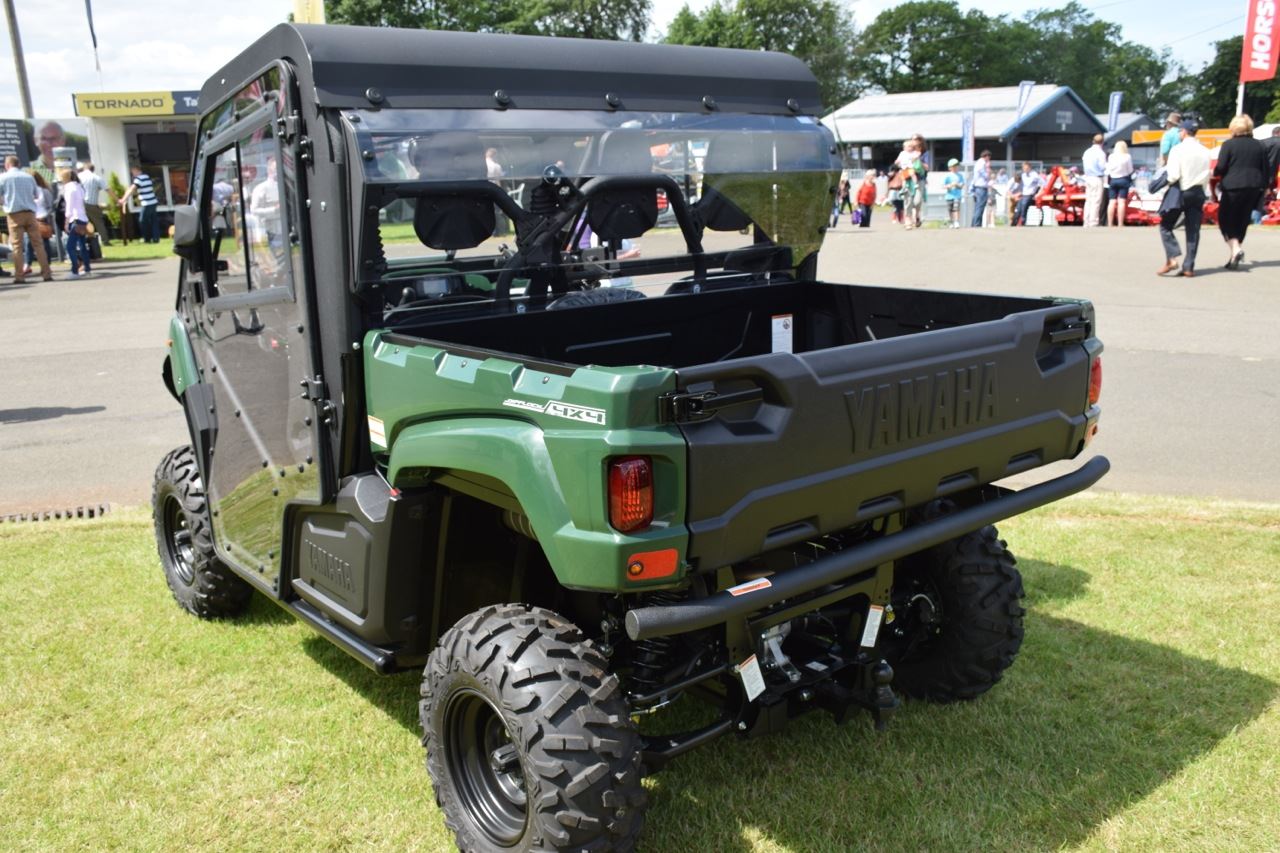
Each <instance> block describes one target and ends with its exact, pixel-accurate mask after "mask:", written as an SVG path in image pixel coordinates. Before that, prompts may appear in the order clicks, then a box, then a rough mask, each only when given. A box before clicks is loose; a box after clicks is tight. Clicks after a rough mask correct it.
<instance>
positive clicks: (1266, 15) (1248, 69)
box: [1240, 0, 1280, 83]
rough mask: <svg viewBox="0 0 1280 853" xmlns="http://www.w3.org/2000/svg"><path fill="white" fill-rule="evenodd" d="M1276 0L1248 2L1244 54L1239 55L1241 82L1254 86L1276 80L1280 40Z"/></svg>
mask: <svg viewBox="0 0 1280 853" xmlns="http://www.w3.org/2000/svg"><path fill="white" fill-rule="evenodd" d="M1276 5H1277V0H1249V15H1248V17H1247V18H1246V19H1245V25H1244V50H1243V52H1242V53H1241V55H1240V82H1241V83H1253V82H1256V81H1258V80H1270V79H1271V78H1272V77H1274V76H1276V64H1277V59H1280V38H1277V35H1280V34H1277V33H1276Z"/></svg>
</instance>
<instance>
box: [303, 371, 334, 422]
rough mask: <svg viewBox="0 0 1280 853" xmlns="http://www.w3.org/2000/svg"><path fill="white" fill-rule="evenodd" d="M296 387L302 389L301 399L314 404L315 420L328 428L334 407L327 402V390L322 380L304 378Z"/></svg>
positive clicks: (330, 402)
mask: <svg viewBox="0 0 1280 853" xmlns="http://www.w3.org/2000/svg"><path fill="white" fill-rule="evenodd" d="M298 385H299V386H301V388H302V395H301V396H302V399H304V400H310V401H311V402H312V403H314V404H315V407H316V420H318V421H319V422H320V423H322V424H324V425H325V426H329V425H330V424H331V423H332V421H333V412H334V405H333V402H332V401H330V400H329V390H328V388H327V387H326V386H325V384H324V379H322V378H320V377H319V376H316V377H306V378H304V379H302V380H301V381H300V382H299V383H298Z"/></svg>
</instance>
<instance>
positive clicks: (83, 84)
mask: <svg viewBox="0 0 1280 853" xmlns="http://www.w3.org/2000/svg"><path fill="white" fill-rule="evenodd" d="M14 5H15V6H16V7H17V8H16V11H17V16H18V27H19V32H20V33H21V35H22V46H23V53H24V55H25V57H26V64H27V79H28V81H29V83H30V87H31V100H32V108H33V109H34V111H35V114H36V115H37V116H70V115H72V114H73V108H72V103H71V93H72V92H97V91H107V92H117V91H123V92H128V91H153V90H159V91H168V90H170V89H199V88H200V87H201V85H203V83H204V81H205V79H206V78H208V77H209V75H210V74H212V73H213V72H214V71H216V70H218V68H220V67H222V65H224V64H225V63H226V62H227V61H228V60H230V59H231V58H232V57H234V56H235V55H236V54H237V53H239V52H240V51H241V50H243V49H244V48H245V47H246V46H248V45H249V43H250V42H252V41H253V40H254V39H256V38H257V37H258V36H260V35H262V34H263V33H264V32H266V31H267V30H269V29H270V28H271V27H273V26H275V25H276V24H278V23H280V22H282V21H284V20H285V19H286V18H287V17H288V15H289V12H291V11H292V10H293V3H292V2H291V0H218V2H215V3H194V2H190V0H177V2H165V0H98V2H95V3H94V4H93V7H94V8H93V15H94V19H93V23H94V29H95V30H96V31H97V34H98V47H99V51H98V54H99V58H100V60H101V63H102V75H101V78H99V75H98V72H97V71H96V70H95V69H94V65H93V44H92V42H91V41H90V38H89V24H88V21H87V19H86V17H85V7H84V2H83V0H15V3H14ZM0 30H3V32H4V37H3V39H2V43H0V69H3V70H0V81H4V82H3V83H0V116H6V117H17V116H21V115H22V102H21V100H20V97H19V94H18V86H17V75H16V73H14V72H13V68H14V66H13V55H12V52H11V51H10V48H9V38H8V35H9V34H8V25H7V23H5V24H2V25H0Z"/></svg>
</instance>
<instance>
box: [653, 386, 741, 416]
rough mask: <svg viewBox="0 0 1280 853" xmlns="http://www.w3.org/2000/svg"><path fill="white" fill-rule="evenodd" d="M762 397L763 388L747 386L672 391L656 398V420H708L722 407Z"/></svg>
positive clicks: (739, 404)
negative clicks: (735, 389) (723, 391)
mask: <svg viewBox="0 0 1280 853" xmlns="http://www.w3.org/2000/svg"><path fill="white" fill-rule="evenodd" d="M763 399H764V389H763V388H748V389H746V390H744V391H731V392H729V393H728V394H721V393H719V392H718V391H697V392H689V391H672V392H670V393H668V394H663V395H662V396H660V397H659V398H658V422H659V423H664V424H684V423H697V422H699V421H705V420H710V419H711V418H713V417H715V416H716V414H717V413H718V412H720V411H721V410H722V409H728V408H730V407H731V406H741V405H744V404H746V403H758V402H760V401H762V400H763Z"/></svg>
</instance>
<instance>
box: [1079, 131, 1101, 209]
mask: <svg viewBox="0 0 1280 853" xmlns="http://www.w3.org/2000/svg"><path fill="white" fill-rule="evenodd" d="M1083 166H1084V227H1085V228H1096V227H1097V226H1098V224H1099V223H1100V221H1101V218H1102V207H1103V192H1102V182H1103V179H1104V178H1105V177H1106V176H1107V152H1106V151H1104V150H1103V148H1102V134H1101V133H1095V134H1094V135H1093V144H1092V145H1090V146H1089V147H1088V148H1087V149H1085V152H1084V163H1083Z"/></svg>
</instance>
